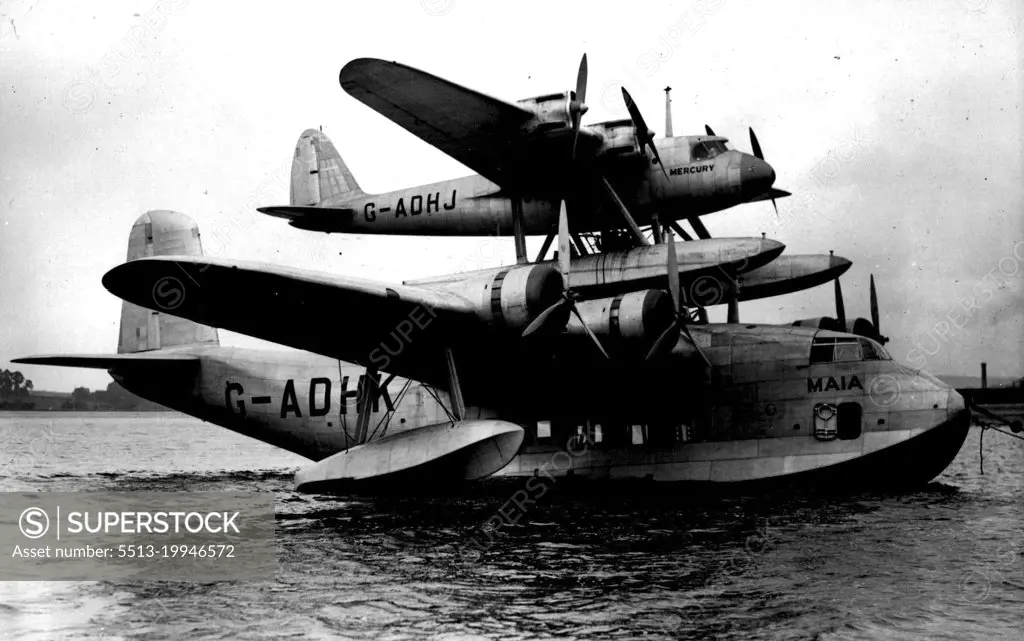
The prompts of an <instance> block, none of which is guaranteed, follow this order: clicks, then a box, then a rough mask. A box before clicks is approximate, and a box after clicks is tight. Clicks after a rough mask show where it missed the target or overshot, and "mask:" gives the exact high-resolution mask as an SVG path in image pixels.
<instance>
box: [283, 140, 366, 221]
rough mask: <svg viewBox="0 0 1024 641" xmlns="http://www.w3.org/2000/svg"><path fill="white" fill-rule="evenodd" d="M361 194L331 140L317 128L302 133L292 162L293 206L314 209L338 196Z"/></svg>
mask: <svg viewBox="0 0 1024 641" xmlns="http://www.w3.org/2000/svg"><path fill="white" fill-rule="evenodd" d="M362 193H363V190H362V189H360V188H359V184H358V183H357V182H356V179H355V178H354V177H353V176H352V172H351V171H349V170H348V167H346V166H345V161H344V160H342V159H341V155H340V154H338V150H337V149H335V148H334V144H333V143H332V142H331V140H330V138H328V137H327V136H325V135H324V134H323V132H321V131H317V130H316V129H307V130H306V131H304V132H302V136H300V137H299V142H298V143H296V145H295V158H294V159H293V160H292V190H291V204H292V205H293V206H297V207H315V206H317V205H320V204H321V203H323V202H324V201H326V200H328V199H330V198H333V197H335V196H341V195H343V194H351V195H353V196H358V195H360V194H362Z"/></svg>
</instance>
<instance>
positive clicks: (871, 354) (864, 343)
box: [860, 338, 892, 361]
mask: <svg viewBox="0 0 1024 641" xmlns="http://www.w3.org/2000/svg"><path fill="white" fill-rule="evenodd" d="M860 347H861V349H862V350H864V360H866V361H891V360H892V357H891V356H889V352H887V351H885V348H884V347H882V346H881V345H879V344H878V343H876V342H875V341H873V340H871V339H870V338H862V339H860Z"/></svg>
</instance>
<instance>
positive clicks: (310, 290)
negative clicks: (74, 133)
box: [103, 256, 482, 380]
mask: <svg viewBox="0 0 1024 641" xmlns="http://www.w3.org/2000/svg"><path fill="white" fill-rule="evenodd" d="M161 283H163V284H165V285H166V284H168V283H169V284H171V285H173V286H175V287H176V288H178V289H179V290H180V291H182V292H184V295H183V296H182V297H181V298H180V299H179V300H177V301H176V305H175V307H174V308H166V307H161V306H160V302H161V301H159V300H157V299H156V298H155V297H154V296H153V292H154V291H157V290H156V289H155V288H157V287H159V286H160V285H161ZM103 285H104V286H105V287H106V288H107V289H108V290H110V292H111V293H113V294H114V295H116V296H118V297H120V298H122V299H124V300H127V301H129V302H132V303H135V304H136V305H140V306H142V307H146V308H148V309H153V310H157V311H163V312H166V313H168V314H173V315H175V316H179V317H182V318H187V319H189V320H192V321H195V322H197V323H202V324H204V325H210V326H212V327H219V328H223V329H226V330H230V331H233V332H239V333H242V334H246V335H249V336H254V337H256V338H260V339H263V340H268V341H272V342H275V343H279V344H281V345H287V346H289V347H295V348H298V349H303V350H307V351H309V352H313V353H316V354H322V355H325V356H329V357H331V358H337V359H339V360H343V361H346V362H350V363H356V364H359V365H363V366H366V367H376V368H378V369H382V370H386V371H388V372H392V373H395V374H398V375H399V376H403V377H414V376H422V377H424V378H426V379H428V380H430V379H433V380H436V378H437V377H436V370H437V369H438V367H439V366H441V367H442V370H441V371H444V370H443V363H444V361H443V352H442V351H441V349H442V348H443V347H445V346H447V345H451V344H453V343H456V342H464V341H466V340H467V339H469V340H471V339H472V337H473V336H477V335H479V332H480V331H481V330H482V323H481V321H480V320H479V319H478V317H477V315H476V312H475V308H474V307H473V306H472V305H471V304H470V303H469V302H468V301H467V300H466V299H465V298H463V297H461V296H459V295H457V294H452V293H448V292H437V291H432V290H429V289H426V288H422V287H414V286H407V285H392V284H390V283H380V282H375V281H368V280H362V279H356V278H349V277H344V276H335V275H332V274H325V273H319V272H312V271H306V270H300V269H292V268H287V267H281V266H277V265H266V264H262V263H254V262H235V261H231V262H229V261H226V260H219V259H215V258H209V257H207V258H204V257H198V256H171V257H164V256H162V257H151V258H141V259H138V260H133V261H131V262H128V263H124V264H123V265H119V266H117V267H115V268H113V269H112V270H110V271H109V272H107V273H106V274H105V275H104V277H103ZM424 368H427V369H429V370H430V372H431V373H432V374H427V373H425V372H424ZM417 380H423V378H419V379H417Z"/></svg>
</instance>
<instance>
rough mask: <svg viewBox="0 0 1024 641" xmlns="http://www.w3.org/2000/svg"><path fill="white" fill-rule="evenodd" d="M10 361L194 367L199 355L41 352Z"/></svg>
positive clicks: (104, 366) (96, 366)
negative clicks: (40, 353)
mask: <svg viewBox="0 0 1024 641" xmlns="http://www.w3.org/2000/svg"><path fill="white" fill-rule="evenodd" d="M11 362H12V363H19V364H23V365H52V366H55V367H88V368H92V369H123V368H127V367H163V368H172V367H194V366H195V365H197V364H198V363H199V357H198V356H195V355H192V354H174V353H160V352H133V353H131V354H77V355H71V354H43V355H40V356H25V357H24V358H15V359H14V360H12V361H11Z"/></svg>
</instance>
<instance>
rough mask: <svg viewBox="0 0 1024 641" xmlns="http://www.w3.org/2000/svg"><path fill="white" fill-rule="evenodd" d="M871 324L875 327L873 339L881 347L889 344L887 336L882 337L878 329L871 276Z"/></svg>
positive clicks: (876, 298)
mask: <svg viewBox="0 0 1024 641" xmlns="http://www.w3.org/2000/svg"><path fill="white" fill-rule="evenodd" d="M870 284H871V324H872V325H874V326H875V338H877V339H878V342H879V343H881V344H882V345H885V344H886V343H888V342H889V337H888V336H882V330H881V329H880V328H879V327H878V294H876V293H875V275H874V274H871V281H870Z"/></svg>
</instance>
